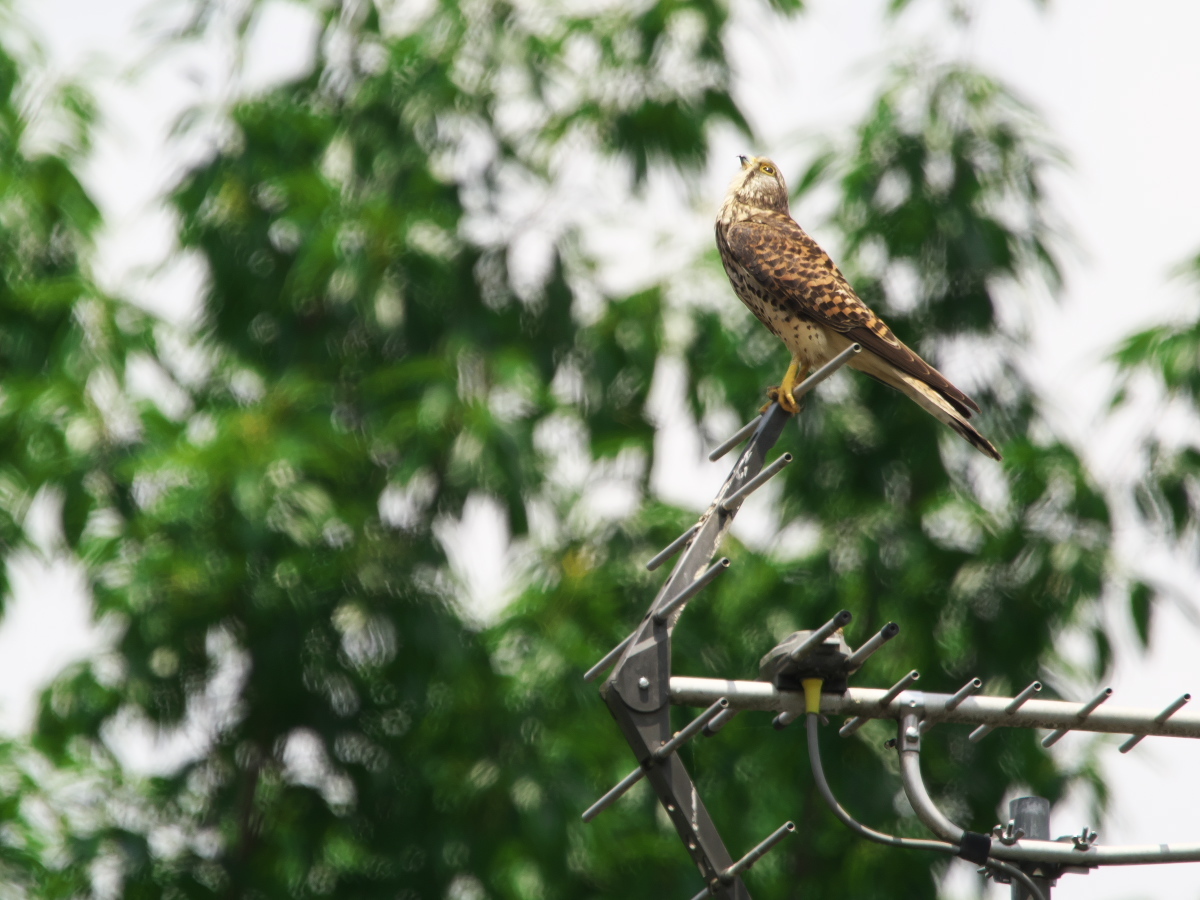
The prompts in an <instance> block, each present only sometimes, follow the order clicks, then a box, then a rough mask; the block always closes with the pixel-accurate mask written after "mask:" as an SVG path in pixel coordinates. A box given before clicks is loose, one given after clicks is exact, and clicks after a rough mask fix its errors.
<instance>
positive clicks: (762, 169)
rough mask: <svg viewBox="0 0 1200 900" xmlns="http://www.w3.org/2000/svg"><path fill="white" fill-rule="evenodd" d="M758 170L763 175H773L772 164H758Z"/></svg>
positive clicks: (773, 168)
mask: <svg viewBox="0 0 1200 900" xmlns="http://www.w3.org/2000/svg"><path fill="white" fill-rule="evenodd" d="M759 171H760V172H762V173H763V174H764V175H774V174H775V167H774V166H760V167H759Z"/></svg>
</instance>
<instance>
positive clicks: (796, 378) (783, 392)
mask: <svg viewBox="0 0 1200 900" xmlns="http://www.w3.org/2000/svg"><path fill="white" fill-rule="evenodd" d="M808 369H809V367H808V366H807V365H805V366H803V368H802V367H801V365H800V360H799V359H797V358H796V357H794V356H793V357H792V363H791V365H789V366H788V369H787V371H786V372H785V373H784V375H783V384H781V385H779V387H773V388H770V389H769V390H768V391H767V396H768V397H770V398H771V400H772V401H773V402H775V403H778V404H779V405H780V406H782V407H783V409H784V412H788V413H791V414H792V415H793V416H794V415H796V413H798V412H800V404H799V403H798V402H797V401H796V398H795V397H793V396H792V389H793V388H794V387H795V386H796V385H798V384H799V383H800V382H802V381H803V380H804V379H805V378H807V377H808ZM770 406H771V404H770V403H768V404H767V405H766V406H764V407H763V408H762V409H761V410H759V412H766V411H767V409H768V408H770Z"/></svg>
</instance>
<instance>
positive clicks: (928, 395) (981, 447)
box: [892, 373, 1002, 459]
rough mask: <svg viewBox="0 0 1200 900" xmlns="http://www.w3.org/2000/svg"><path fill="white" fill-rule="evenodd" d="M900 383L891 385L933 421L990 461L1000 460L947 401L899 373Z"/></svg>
mask: <svg viewBox="0 0 1200 900" xmlns="http://www.w3.org/2000/svg"><path fill="white" fill-rule="evenodd" d="M899 381H900V383H899V384H893V385H892V386H893V387H897V388H899V389H900V390H901V391H902V392H904V393H905V394H907V395H908V396H909V397H911V398H912V399H913V400H915V401H916V402H917V404H918V405H919V406H920V407H921V408H922V409H924V410H925V411H926V412H928V413H929V414H930V415H932V416H933V417H934V418H935V419H937V420H938V421H941V422H945V423H946V424H947V425H949V426H950V427H951V428H953V429H954V430H955V431H956V432H958V434H959V435H961V436H962V438H963V440H965V441H966V442H967V443H968V444H970V445H971V446H972V447H974V448H975V449H977V450H978V451H979V452H980V453H983V454H985V455H987V456H990V457H991V458H992V459H1001V458H1002V457H1001V456H1000V451H999V450H997V449H996V448H995V447H994V446H992V442H991V441H989V440H988V439H987V438H985V437H984V436H983V435H982V434H980V433H979V432H978V431H976V430H975V427H974V426H973V425H971V423H970V422H968V421H967V420H966V418H965V417H964V416H963V415H962V413H960V412H959V411H958V410H957V409H956V408H955V406H954V404H952V403H951V402H950V401H949V400H947V399H946V398H945V397H943V396H942V395H941V394H940V393H938V391H936V390H935V389H934V388H932V387H930V386H929V385H927V384H926V383H925V382H923V381H919V380H918V379H916V378H913V377H912V376H911V375H908V374H905V373H900V379H899Z"/></svg>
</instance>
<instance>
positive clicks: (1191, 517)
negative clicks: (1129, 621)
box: [1113, 255, 1200, 645]
mask: <svg viewBox="0 0 1200 900" xmlns="http://www.w3.org/2000/svg"><path fill="white" fill-rule="evenodd" d="M1177 274H1178V275H1179V276H1181V277H1183V278H1184V279H1186V280H1187V281H1189V282H1191V283H1192V284H1193V285H1194V286H1200V255H1197V256H1195V257H1193V258H1192V259H1190V260H1187V261H1186V262H1185V263H1184V264H1183V265H1182V266H1180V267H1179V269H1178V272H1177ZM1113 358H1114V360H1115V361H1116V363H1117V365H1118V366H1119V367H1120V368H1121V370H1122V372H1123V374H1124V376H1125V379H1126V384H1125V385H1123V386H1122V387H1121V388H1120V389H1119V390H1118V391H1117V393H1116V396H1115V397H1114V399H1113V406H1114V407H1120V406H1122V405H1124V404H1126V403H1128V402H1129V397H1128V390H1129V384H1128V382H1129V381H1131V380H1132V379H1133V378H1134V377H1135V376H1139V375H1140V376H1147V375H1148V376H1149V377H1150V380H1151V381H1152V383H1153V384H1154V385H1155V386H1156V388H1157V390H1158V391H1159V392H1160V393H1161V394H1163V395H1165V397H1166V399H1167V401H1168V402H1169V403H1172V404H1174V405H1177V406H1181V407H1183V409H1185V410H1186V411H1187V412H1188V413H1190V415H1191V416H1192V418H1193V419H1194V418H1195V416H1196V415H1197V414H1198V413H1200V318H1197V319H1196V320H1195V321H1184V322H1178V323H1174V324H1169V325H1160V326H1156V327H1154V328H1149V329H1146V330H1145V331H1142V332H1139V333H1137V334H1134V335H1132V336H1131V337H1129V338H1127V339H1126V340H1125V341H1124V342H1122V344H1121V345H1120V347H1119V348H1118V349H1117V351H1116V353H1114V354H1113ZM1144 452H1145V457H1146V458H1145V465H1144V466H1143V469H1142V471H1143V472H1144V475H1143V477H1141V478H1140V479H1139V480H1138V482H1137V483H1136V484H1135V485H1134V492H1133V499H1134V501H1135V505H1136V508H1137V511H1138V513H1139V514H1140V515H1141V517H1142V519H1143V522H1144V523H1145V524H1146V525H1147V526H1149V528H1150V529H1151V531H1152V533H1154V534H1155V535H1156V536H1158V537H1163V538H1166V539H1167V540H1169V541H1173V542H1175V543H1176V545H1177V546H1178V547H1179V548H1180V549H1181V550H1182V551H1183V553H1184V555H1185V559H1189V560H1190V559H1191V558H1192V557H1194V555H1195V551H1194V535H1195V529H1196V523H1197V522H1200V447H1197V446H1196V442H1195V440H1194V439H1192V440H1186V439H1185V440H1184V441H1179V440H1177V439H1167V438H1166V437H1165V436H1164V435H1163V434H1162V433H1161V432H1160V431H1159V430H1158V429H1157V428H1155V429H1153V430H1152V432H1151V434H1150V436H1149V438H1148V439H1147V440H1146V441H1145V447H1144ZM1144 577H1146V578H1147V580H1151V579H1150V575H1149V573H1145V574H1144ZM1156 596H1157V592H1156V591H1154V590H1153V589H1152V588H1151V587H1150V586H1148V585H1146V584H1138V585H1136V586H1135V588H1134V590H1133V591H1132V593H1131V594H1130V612H1131V613H1132V615H1133V620H1134V623H1135V624H1136V626H1137V629H1138V636H1139V637H1140V638H1141V640H1142V643H1143V645H1146V644H1147V643H1148V641H1149V633H1150V630H1149V629H1150V615H1151V612H1152V610H1153V604H1154V602H1155V599H1156Z"/></svg>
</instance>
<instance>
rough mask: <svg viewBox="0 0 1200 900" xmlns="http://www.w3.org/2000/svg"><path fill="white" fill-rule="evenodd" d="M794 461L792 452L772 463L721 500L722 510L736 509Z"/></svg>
mask: <svg viewBox="0 0 1200 900" xmlns="http://www.w3.org/2000/svg"><path fill="white" fill-rule="evenodd" d="M791 461H792V454H790V453H785V454H783V455H782V456H780V457H779V459H777V460H775V462H773V463H771V464H770V465H769V466H767V467H766V468H765V469H763V470H762V471H761V472H759V473H758V474H757V475H755V476H754V477H753V478H751V479H750V480H749V481H747V482H746V483H745V484H743V485H742V486H741V487H740V488H738V489H737V490H736V491H734V492H733V493H732V494H730V495H729V496H728V497H726V498H725V499H724V500H722V501H721V512H726V513H727V512H729V511H730V510H733V509H736V508H737V507H738V506H739V505H740V504H741V502H742V501H743V500H745V499H746V498H747V497H749V496H750V495H751V494H753V493H754V492H755V491H757V490H758V489H759V488H760V487H762V486H763V485H764V484H766V483H767V482H768V481H770V480H771V479H772V478H774V477H775V476H776V475H778V474H779V473H780V472H782V471H783V469H784V467H785V466H786V465H787V464H788V463H790V462H791Z"/></svg>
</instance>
